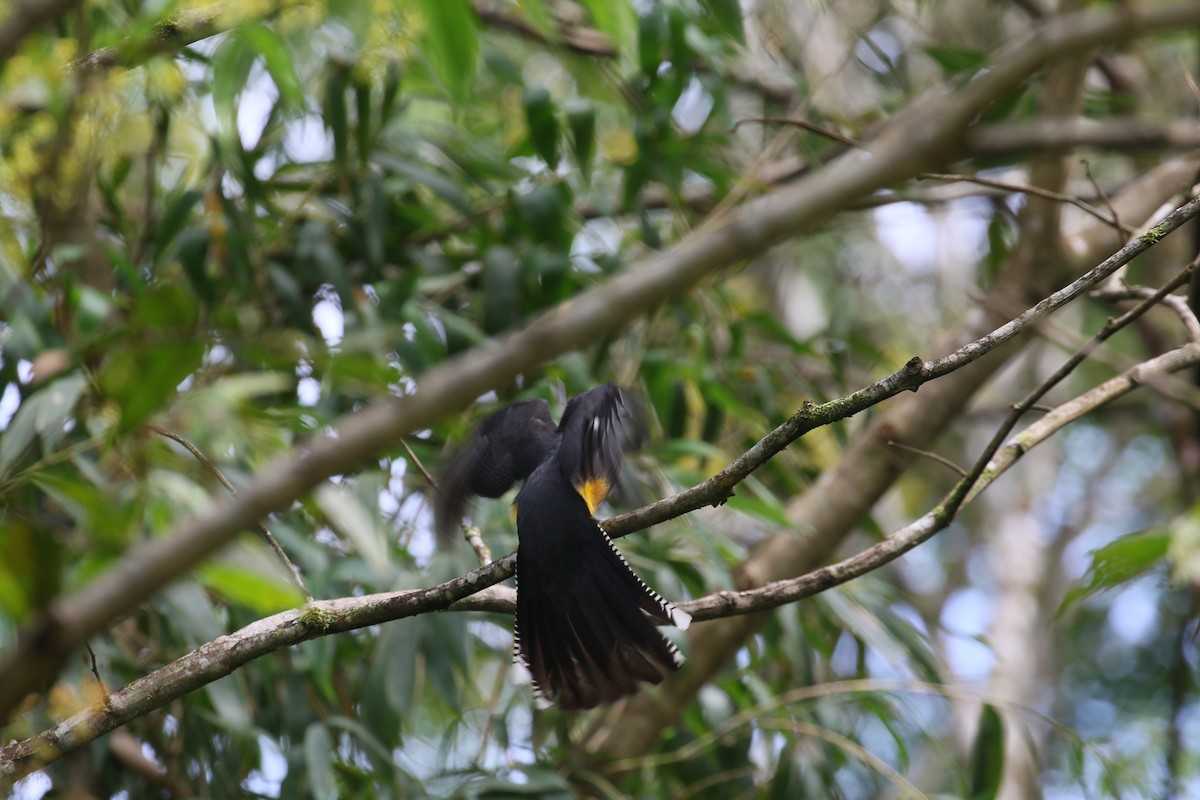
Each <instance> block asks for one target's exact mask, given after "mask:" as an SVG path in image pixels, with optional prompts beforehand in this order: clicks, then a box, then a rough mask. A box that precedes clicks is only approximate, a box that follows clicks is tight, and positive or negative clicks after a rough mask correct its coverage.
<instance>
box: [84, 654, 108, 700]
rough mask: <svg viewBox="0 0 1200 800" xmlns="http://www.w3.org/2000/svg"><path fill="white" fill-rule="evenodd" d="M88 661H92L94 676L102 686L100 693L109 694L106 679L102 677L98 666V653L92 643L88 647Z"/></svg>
mask: <svg viewBox="0 0 1200 800" xmlns="http://www.w3.org/2000/svg"><path fill="white" fill-rule="evenodd" d="M86 646H87V652H88V659H89V660H90V661H91V667H92V675H93V676H94V677H95V678H96V683H97V684H98V685H99V686H100V691H102V692H107V691H108V687H106V686H105V685H104V679H103V678H101V677H100V668H99V667H98V666H96V651H95V650H93V649H92V645H91V643H88V644H87V645H86Z"/></svg>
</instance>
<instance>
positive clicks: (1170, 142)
mask: <svg viewBox="0 0 1200 800" xmlns="http://www.w3.org/2000/svg"><path fill="white" fill-rule="evenodd" d="M1081 147H1093V148H1098V149H1102V150H1114V151H1127V152H1137V151H1141V150H1195V149H1197V148H1200V129H1198V128H1197V127H1196V124H1195V123H1194V122H1191V121H1176V122H1167V123H1162V124H1155V123H1151V122H1144V121H1142V120H1137V119H1106V120H1104V121H1100V120H1094V119H1087V118H1080V119H1074V120H1036V121H1034V122H1025V123H1000V124H996V125H987V126H984V127H980V128H976V129H975V130H973V131H971V132H970V133H968V134H967V140H966V149H967V151H968V152H970V153H971V154H972V155H974V156H979V157H989V158H996V157H1003V156H1016V155H1022V154H1027V153H1063V152H1066V151H1068V150H1075V149H1078V148H1081Z"/></svg>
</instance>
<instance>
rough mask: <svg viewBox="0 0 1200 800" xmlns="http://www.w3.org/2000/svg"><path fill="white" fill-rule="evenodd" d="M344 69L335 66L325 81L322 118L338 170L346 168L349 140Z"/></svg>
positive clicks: (346, 79) (346, 80) (346, 84)
mask: <svg viewBox="0 0 1200 800" xmlns="http://www.w3.org/2000/svg"><path fill="white" fill-rule="evenodd" d="M347 86H348V78H347V75H346V70H345V69H343V68H341V67H340V66H339V67H335V68H334V70H333V71H332V72H331V73H330V75H329V78H328V79H327V81H326V83H325V105H324V109H323V111H324V114H323V119H324V121H325V127H326V128H327V129H328V130H329V133H330V135H331V136H332V137H333V161H334V163H335V164H337V166H338V169H339V170H343V171H344V170H345V169H346V153H347V149H348V146H349V141H350V127H349V126H350V121H349V120H350V115H349V112H348V110H347V108H346V87H347Z"/></svg>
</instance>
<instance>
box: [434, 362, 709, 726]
mask: <svg viewBox="0 0 1200 800" xmlns="http://www.w3.org/2000/svg"><path fill="white" fill-rule="evenodd" d="M629 416H630V414H629V412H628V410H627V407H626V404H625V402H624V400H623V398H622V392H621V390H620V389H618V388H617V387H616V386H613V385H612V384H604V385H603V386H598V387H596V388H595V389H592V390H591V391H589V392H585V393H583V394H581V395H578V396H577V397H574V398H572V400H571V401H570V402H569V403H567V408H566V410H565V411H563V415H562V421H561V422H560V423H559V424H558V427H557V428H556V427H555V425H554V421H553V420H552V419H551V418H550V407H549V406H548V405H547V404H546V401H545V400H540V399H537V400H521V401H519V402H516V403H513V404H511V405H509V406H505V407H504V408H502V409H500V410H499V411H497V412H496V413H494V414H492V415H491V416H490V417H488V418H487V419H485V420H484V421H483V423H482V424H480V426H479V427H478V429H476V431H475V432H474V434H473V435H472V437H471V439H470V441H469V442H468V443H467V444H466V445H465V446H464V447H463V448H462V449H461V450H460V451H459V452H458V453H457V454H456V455H454V456H453V457H452V458H451V460H450V462H449V466H448V467H447V468H446V470H445V472H444V474H443V476H442V479H441V482H440V488H441V497H440V499H439V502H438V504H437V508H436V512H437V525H438V532H439V535H440V536H442V537H443V540H446V539H448V538H449V537H450V535H451V533H452V531H453V529H454V527H455V526H456V525H457V524H458V522H459V521H460V520H461V519H462V516H463V512H464V510H465V509H466V504H467V501H468V499H469V498H470V496H471V495H481V496H483V497H499V496H500V495H502V494H504V492H506V491H508V489H509V488H510V487H512V485H513V484H514V483H516V482H517V481H519V480H524V481H525V484H524V486H522V487H521V491H520V492H519V493H518V494H517V499H516V501H515V503H514V506H515V514H516V520H517V535H518V537H519V539H520V543H519V545H518V547H517V622H516V631H515V636H514V644H513V660H514V661H515V662H517V663H519V664H522V665H524V666H525V667H526V668H528V670H529V672H530V675H531V676H532V678H533V687H534V692H535V693H536V695H537V697H538V698H539V700H541V701H543V702H544V703H545V704H547V705H548V704H551V703H556V704H558V705H559V706H560V707H562V708H564V709H578V708H594V707H595V706H597V705H600V704H602V703H611V702H613V701H615V700H617V699H618V698H621V697H624V696H625V695H627V694H632V693H633V692H635V691H637V689H638V683H639V682H642V681H644V682H647V683H659V682H660V681H662V679H663V678H664V677H666V676H667V675H669V674H670V673H672V672H674V671H675V670H677V669H678V668H679V665H680V664H681V663H683V656H682V655H680V653H679V651H678V650H676V649H675V646H674V645H672V644H671V643H670V642H669V641H667V639H666V638H665V637H664V636H663V635H662V634H661V633H659V632H658V630H657V629H656V627H655V625H656V623H658V624H664V625H674V626H676V627H678V628H681V629H683V628H687V626H688V623H690V622H691V617H690V616H689V615H688V614H687V613H686V612H684V611H681V610H679V609H677V608H675V607H674V606H673V605H671V604H670V603H668V602H667V601H666V600H664V599H663V598H662V597H660V596H659V595H658V594H657V593H656V592H655V591H654V590H653V589H651V588H650V587H649V586H647V585H646V584H645V583H643V582H642V580H641V579H640V578H639V577H638V576H637V575H636V574H635V573H634V572H633V570H632V569H630V567H629V564H628V563H627V562H626V561H625V558H624V556H622V555H621V553H620V551H618V550H617V548H616V546H614V545H613V543H612V540H611V539H609V538H608V534H606V533H605V532H604V530H603V529H602V528H601V527H600V523H599V522H597V520H596V518H595V517H594V516H593V514H594V513H595V511H596V507H597V506H598V505H599V504H600V503H601V502H602V501H603V500H604V498H605V497H607V496H608V493H609V491H610V490H611V489H612V486H613V484H614V483H615V482H616V479H617V474H618V472H619V471H620V468H621V427H622V422H623V420H625V419H628V418H629Z"/></svg>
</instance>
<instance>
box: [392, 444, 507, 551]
mask: <svg viewBox="0 0 1200 800" xmlns="http://www.w3.org/2000/svg"><path fill="white" fill-rule="evenodd" d="M400 444H401V445H402V446H403V447H404V452H405V453H407V454H408V458H409V460H410V461H412V463H413V464H415V465H416V467H417V469H418V470H420V472H421V475H422V476H424V478H425V482H426V483H428V484H429V486H430V488H431V489H433V490H434V491H435V492H437V493H438V494H441V493H442V490H441V489H439V488H438V485H437V481H435V480H434V479H433V475H431V474H430V473H429V470H427V469H425V465H424V464H422V463H421V459H419V458H417V454H416V453H414V452H413V451H412V448H411V447H409V446H408V440H407V439H406V438H404V437H403V436H401V437H400ZM459 527H460V528H462V534H463V538H464V539H466V540H467V544H469V545H471V549H472V550H474V551H475V555H476V557H477V558H478V559H479V566H481V567H486V566H487V565H488V564H490V563H492V549H491V548H490V547H488V546H487V542H485V541H484V540H483V534H482V533H481V532H480V530H479V528H476V527H475V526H474V525H468V524H467V523H466V522H460V523H459Z"/></svg>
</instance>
